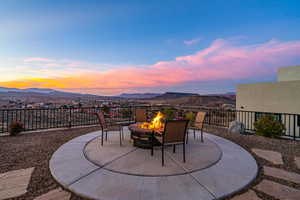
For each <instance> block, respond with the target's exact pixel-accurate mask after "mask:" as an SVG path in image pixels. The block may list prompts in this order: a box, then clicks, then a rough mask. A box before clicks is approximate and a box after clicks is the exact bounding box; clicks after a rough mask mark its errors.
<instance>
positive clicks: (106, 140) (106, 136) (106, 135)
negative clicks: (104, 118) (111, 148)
mask: <svg viewBox="0 0 300 200" xmlns="http://www.w3.org/2000/svg"><path fill="white" fill-rule="evenodd" d="M105 141H107V131H105Z"/></svg>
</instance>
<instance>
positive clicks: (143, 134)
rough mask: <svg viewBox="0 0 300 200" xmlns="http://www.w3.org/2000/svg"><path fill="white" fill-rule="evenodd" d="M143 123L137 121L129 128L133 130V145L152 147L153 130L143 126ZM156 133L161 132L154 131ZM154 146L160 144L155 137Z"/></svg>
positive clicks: (145, 147)
mask: <svg viewBox="0 0 300 200" xmlns="http://www.w3.org/2000/svg"><path fill="white" fill-rule="evenodd" d="M142 124H143V123H135V124H131V125H129V127H128V129H129V130H130V132H131V139H132V140H133V145H134V146H136V147H140V148H144V149H150V148H151V135H152V132H153V130H152V129H146V128H142V127H141V125H142ZM154 134H159V133H157V132H155V131H154ZM153 143H154V146H158V145H159V142H158V141H157V140H156V139H155V138H154V142H153Z"/></svg>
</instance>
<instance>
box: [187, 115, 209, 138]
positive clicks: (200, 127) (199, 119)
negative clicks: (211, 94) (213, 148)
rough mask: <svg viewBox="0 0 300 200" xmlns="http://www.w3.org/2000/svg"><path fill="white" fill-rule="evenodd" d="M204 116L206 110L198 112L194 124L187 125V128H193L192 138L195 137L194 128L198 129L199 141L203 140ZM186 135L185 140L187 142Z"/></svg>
mask: <svg viewBox="0 0 300 200" xmlns="http://www.w3.org/2000/svg"><path fill="white" fill-rule="evenodd" d="M205 117H206V112H198V113H197V116H196V119H195V122H194V124H192V126H190V127H189V129H192V130H194V139H196V130H199V131H200V134H201V142H203V126H204V120H205ZM188 138H189V137H187V142H188Z"/></svg>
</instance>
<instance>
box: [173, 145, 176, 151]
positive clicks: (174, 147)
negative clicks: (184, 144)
mask: <svg viewBox="0 0 300 200" xmlns="http://www.w3.org/2000/svg"><path fill="white" fill-rule="evenodd" d="M175 152H176V145H175V144H173V153H175Z"/></svg>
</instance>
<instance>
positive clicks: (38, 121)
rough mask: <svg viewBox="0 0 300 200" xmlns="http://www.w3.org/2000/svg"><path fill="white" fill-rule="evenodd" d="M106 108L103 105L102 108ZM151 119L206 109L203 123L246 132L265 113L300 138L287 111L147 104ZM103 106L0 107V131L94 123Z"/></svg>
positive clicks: (298, 120) (124, 113)
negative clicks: (236, 124) (238, 125)
mask: <svg viewBox="0 0 300 200" xmlns="http://www.w3.org/2000/svg"><path fill="white" fill-rule="evenodd" d="M106 108H107V107H106ZM145 108H146V109H147V110H148V111H149V112H148V113H149V118H151V117H152V116H153V115H154V113H155V112H157V111H162V110H166V109H172V110H174V113H175V116H176V117H180V118H182V117H185V116H186V113H188V112H192V113H194V115H195V114H196V113H197V112H198V111H205V112H207V117H206V119H205V124H208V125H213V126H219V127H229V125H230V122H232V121H235V120H238V121H240V122H242V123H243V124H244V126H245V129H246V131H249V132H251V131H255V130H254V122H255V121H256V120H258V119H259V118H260V117H262V116H264V115H266V114H268V115H270V114H271V115H273V116H274V117H275V119H276V120H278V121H280V122H281V123H282V124H284V126H285V128H286V130H285V135H286V136H287V137H292V138H294V139H296V138H300V115H298V114H290V113H268V112H255V111H243V110H222V109H206V108H201V107H185V106H147V107H145ZM101 109H102V110H103V109H104V108H93V107H90V108H39V109H5V110H0V134H4V133H7V132H8V131H9V125H10V124H11V123H12V122H13V121H20V122H21V123H22V124H23V126H24V131H32V130H40V129H51V128H67V127H76V126H88V125H97V124H98V123H99V122H98V119H97V117H96V115H95V113H96V112H99V111H100V110H101ZM134 109H136V107H116V108H113V107H111V108H108V110H109V112H108V111H107V112H108V113H109V114H108V115H107V116H108V117H110V118H113V119H114V120H124V119H125V120H126V119H127V120H130V119H133V113H134Z"/></svg>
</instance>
